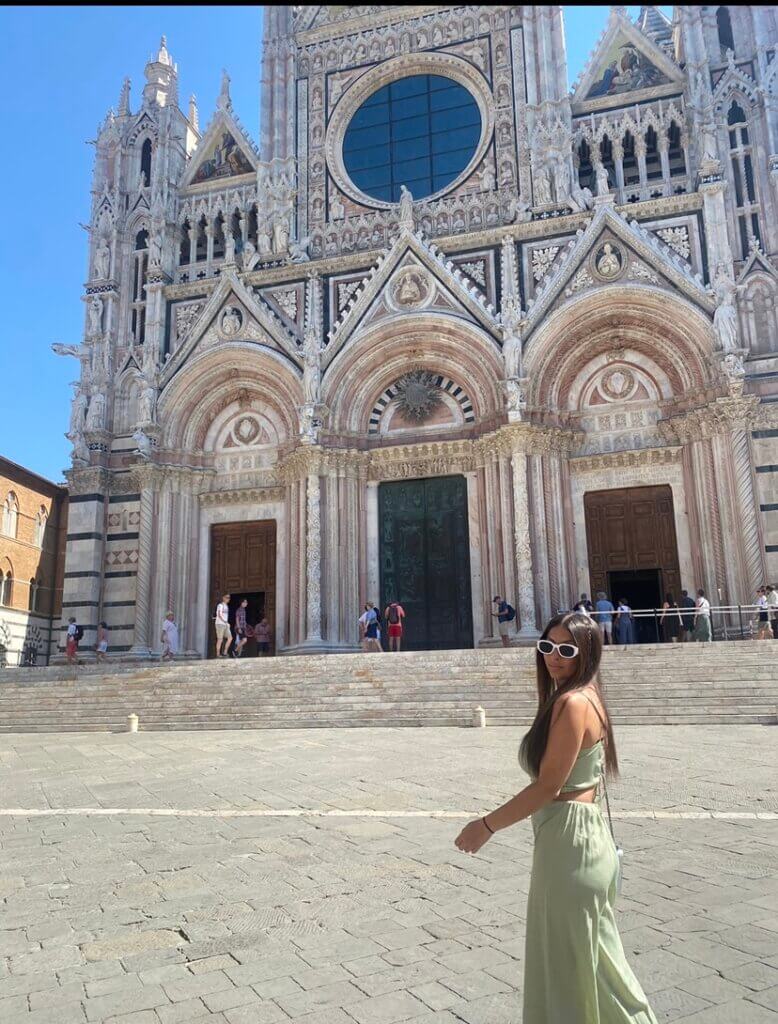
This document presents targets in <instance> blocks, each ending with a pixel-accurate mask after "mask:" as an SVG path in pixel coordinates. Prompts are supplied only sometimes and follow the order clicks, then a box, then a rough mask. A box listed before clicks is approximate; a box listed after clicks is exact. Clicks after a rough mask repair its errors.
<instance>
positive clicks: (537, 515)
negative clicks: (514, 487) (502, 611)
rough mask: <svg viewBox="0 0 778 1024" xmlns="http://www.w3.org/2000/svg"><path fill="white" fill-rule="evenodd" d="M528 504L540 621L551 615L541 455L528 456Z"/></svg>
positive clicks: (546, 619) (545, 620)
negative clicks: (530, 513)
mask: <svg viewBox="0 0 778 1024" xmlns="http://www.w3.org/2000/svg"><path fill="white" fill-rule="evenodd" d="M528 459H529V463H528V469H529V484H530V506H531V508H532V520H531V527H532V529H531V535H532V546H533V550H534V552H535V558H534V560H533V564H534V566H535V597H536V600H537V610H538V612H539V613H540V622H547V621H548V620H549V618H550V617H551V596H550V593H549V571H548V538H547V535H546V512H545V501H544V495H543V456H542V455H530V456H529V457H528Z"/></svg>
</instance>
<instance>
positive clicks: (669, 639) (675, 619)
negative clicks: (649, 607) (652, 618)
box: [659, 594, 681, 644]
mask: <svg viewBox="0 0 778 1024" xmlns="http://www.w3.org/2000/svg"><path fill="white" fill-rule="evenodd" d="M659 625H660V627H661V629H662V641H663V643H666V644H670V643H673V644H677V643H678V637H679V635H680V633H681V613H680V611H679V610H678V605H677V604H676V602H675V599H674V598H673V595H672V594H665V602H664V604H663V605H662V614H661V615H660V616H659Z"/></svg>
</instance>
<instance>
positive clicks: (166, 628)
mask: <svg viewBox="0 0 778 1024" xmlns="http://www.w3.org/2000/svg"><path fill="white" fill-rule="evenodd" d="M177 654H178V626H177V625H176V617H175V615H174V614H173V613H172V612H168V613H167V615H166V616H165V618H164V620H163V622H162V657H161V658H160V661H172V660H173V659H174V658H175V656H176V655H177Z"/></svg>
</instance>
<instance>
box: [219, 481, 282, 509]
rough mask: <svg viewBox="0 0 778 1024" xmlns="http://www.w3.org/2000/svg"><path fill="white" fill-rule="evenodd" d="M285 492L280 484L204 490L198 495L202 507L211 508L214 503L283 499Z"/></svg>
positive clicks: (238, 503)
mask: <svg viewBox="0 0 778 1024" xmlns="http://www.w3.org/2000/svg"><path fill="white" fill-rule="evenodd" d="M285 494H286V488H284V487H280V486H276V487H247V488H245V489H242V490H241V489H238V490H224V491H221V490H216V491H206V492H205V493H204V494H201V495H200V504H201V505H202V507H203V508H213V507H214V506H215V505H245V504H247V503H257V504H262V503H264V502H269V501H283V500H284V497H285Z"/></svg>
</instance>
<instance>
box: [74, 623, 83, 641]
mask: <svg viewBox="0 0 778 1024" xmlns="http://www.w3.org/2000/svg"><path fill="white" fill-rule="evenodd" d="M83 636H84V627H83V626H79V625H78V623H76V633H75V637H76V643H77V644H80V643H81V640H82V639H83Z"/></svg>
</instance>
